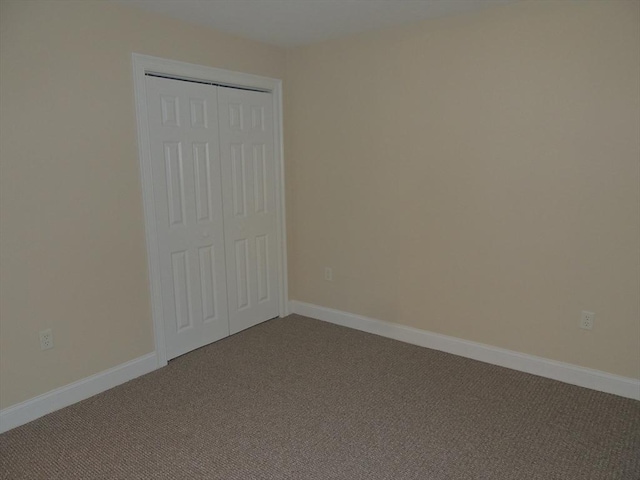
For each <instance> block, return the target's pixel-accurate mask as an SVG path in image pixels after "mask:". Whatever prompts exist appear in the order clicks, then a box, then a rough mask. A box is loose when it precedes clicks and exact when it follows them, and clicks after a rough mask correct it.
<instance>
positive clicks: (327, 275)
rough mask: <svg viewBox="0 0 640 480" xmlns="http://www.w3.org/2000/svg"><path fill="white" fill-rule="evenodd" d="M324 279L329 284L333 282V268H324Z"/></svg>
mask: <svg viewBox="0 0 640 480" xmlns="http://www.w3.org/2000/svg"><path fill="white" fill-rule="evenodd" d="M324 279H325V280H326V281H327V282H333V268H331V267H324Z"/></svg>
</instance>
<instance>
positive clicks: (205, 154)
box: [146, 77, 229, 359]
mask: <svg viewBox="0 0 640 480" xmlns="http://www.w3.org/2000/svg"><path fill="white" fill-rule="evenodd" d="M146 83H147V104H148V116H149V132H150V144H151V157H152V164H153V166H152V172H153V190H154V200H155V201H154V203H155V207H156V217H157V218H156V221H157V232H156V233H157V238H158V247H159V254H160V275H161V285H162V301H163V313H164V322H165V329H164V330H165V338H166V346H167V357H168V359H171V358H174V357H177V356H178V355H182V354H183V353H186V352H188V351H190V350H194V349H196V348H199V347H201V346H203V345H206V344H208V343H211V342H213V341H215V340H218V339H220V338H223V337H226V336H228V335H229V319H228V311H227V291H226V285H227V284H226V281H227V280H226V276H225V271H226V270H225V258H224V255H225V253H224V233H223V211H222V190H221V170H220V153H219V152H220V151H219V144H218V141H219V137H218V111H217V110H218V106H217V96H216V87H213V86H211V85H202V84H197V83H189V82H183V81H178V80H170V79H165V78H157V77H147V79H146Z"/></svg>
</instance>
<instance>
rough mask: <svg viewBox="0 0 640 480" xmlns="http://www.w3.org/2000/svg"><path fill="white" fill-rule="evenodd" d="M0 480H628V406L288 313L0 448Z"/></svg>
mask: <svg viewBox="0 0 640 480" xmlns="http://www.w3.org/2000/svg"><path fill="white" fill-rule="evenodd" d="M0 476H1V478H3V479H5V478H6V479H48V480H49V479H64V480H75V479H83V480H86V479H221V480H254V479H256V480H257V479H264V480H275V479H282V480H289V479H291V480H293V479H295V480H307V479H309V480H329V479H336V480H337V479H340V480H343V479H344V480H360V479H362V480H365V479H366V480H383V479H384V480H402V479H407V480H409V479H411V480H412V479H420V480H432V479H433V480H440V479H452V480H453V479H456V480H457V479H474V480H478V479H487V480H503V479H504V480H521V479H522V480H525V479H540V480H553V479H569V480H579V479H588V480H598V479H624V480H638V479H640V402H638V401H634V400H629V399H624V398H621V397H617V396H614V395H608V394H605V393H600V392H595V391H591V390H588V389H584V388H580V387H575V386H571V385H567V384H563V383H560V382H556V381H553V380H548V379H545V378H541V377H536V376H533V375H528V374H525V373H521V372H516V371H513V370H509V369H506V368H501V367H496V366H492V365H489V364H485V363H481V362H476V361H473V360H468V359H464V358H462V357H457V356H454V355H449V354H446V353H442V352H438V351H434V350H429V349H425V348H421V347H416V346H413V345H408V344H404V343H400V342H397V341H394V340H389V339H386V338H382V337H377V336H374V335H369V334H366V333H363V332H359V331H355V330H351V329H347V328H343V327H339V326H336V325H332V324H328V323H324V322H321V321H318V320H312V319H309V318H305V317H300V316H296V315H292V316H289V317H287V318H285V319H275V320H271V321H269V322H266V323H263V324H261V325H258V326H256V327H254V328H251V329H249V330H246V331H244V332H241V333H239V334H237V335H234V336H232V337H229V338H227V339H224V340H221V341H219V342H216V343H214V344H211V345H209V346H206V347H203V348H201V349H199V350H196V351H194V352H191V353H189V354H187V355H184V356H182V357H180V358H177V359H175V360H173V361H171V362H170V363H169V365H168V366H167V367H165V368H163V369H160V370H158V371H155V372H152V373H150V374H148V375H145V376H143V377H140V378H138V379H136V380H133V381H131V382H128V383H126V384H124V385H121V386H119V387H116V388H114V389H111V390H109V391H107V392H104V393H102V394H100V395H97V396H95V397H92V398H90V399H88V400H85V401H83V402H80V403H78V404H75V405H72V406H70V407H67V408H65V409H63V410H60V411H57V412H54V413H52V414H50V415H47V416H45V417H42V418H40V419H38V420H36V421H34V422H31V423H29V424H27V425H24V426H22V427H19V428H16V429H13V430H11V431H9V432H6V433H4V434H2V435H1V436H0Z"/></svg>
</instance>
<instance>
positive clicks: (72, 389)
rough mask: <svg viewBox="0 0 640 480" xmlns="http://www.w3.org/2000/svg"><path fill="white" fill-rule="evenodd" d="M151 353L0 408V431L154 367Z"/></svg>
mask: <svg viewBox="0 0 640 480" xmlns="http://www.w3.org/2000/svg"><path fill="white" fill-rule="evenodd" d="M158 366H159V365H158V359H157V356H156V354H155V352H152V353H149V354H147V355H144V356H142V357H138V358H135V359H133V360H131V361H129V362H126V363H123V364H121V365H118V366H116V367H113V368H110V369H109V370H105V371H104V372H100V373H96V374H95V375H91V376H90V377H87V378H83V379H82V380H78V381H77V382H73V383H70V384H69V385H65V386H64V387H60V388H56V389H55V390H51V391H50V392H47V393H44V394H42V395H38V396H37V397H33V398H30V399H29V400H25V401H24V402H21V403H18V404H16V405H13V406H11V407H7V408H4V409H2V410H0V433H2V432H6V431H7V430H11V429H12V428H15V427H18V426H20V425H23V424H25V423H28V422H30V421H32V420H35V419H36V418H39V417H42V416H43V415H46V414H48V413H51V412H54V411H56V410H60V409H61V408H64V407H67V406H69V405H72V404H74V403H77V402H79V401H81V400H84V399H86V398H89V397H91V396H93V395H96V394H98V393H101V392H104V391H105V390H109V389H110V388H113V387H115V386H117V385H120V384H121V383H125V382H128V381H129V380H133V379H134V378H136V377H139V376H141V375H144V374H145V373H149V372H152V371H153V370H155V369H157V368H158Z"/></svg>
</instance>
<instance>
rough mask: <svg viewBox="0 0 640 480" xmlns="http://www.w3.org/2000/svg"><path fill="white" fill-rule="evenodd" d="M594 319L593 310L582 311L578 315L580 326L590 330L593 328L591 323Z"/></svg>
mask: <svg viewBox="0 0 640 480" xmlns="http://www.w3.org/2000/svg"><path fill="white" fill-rule="evenodd" d="M595 321H596V314H595V313H593V312H586V311H583V312H582V315H581V316H580V328H584V329H585V330H591V329H592V328H593V323H594V322H595Z"/></svg>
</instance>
